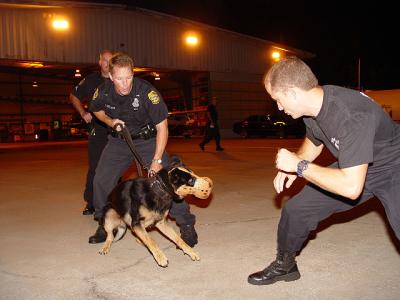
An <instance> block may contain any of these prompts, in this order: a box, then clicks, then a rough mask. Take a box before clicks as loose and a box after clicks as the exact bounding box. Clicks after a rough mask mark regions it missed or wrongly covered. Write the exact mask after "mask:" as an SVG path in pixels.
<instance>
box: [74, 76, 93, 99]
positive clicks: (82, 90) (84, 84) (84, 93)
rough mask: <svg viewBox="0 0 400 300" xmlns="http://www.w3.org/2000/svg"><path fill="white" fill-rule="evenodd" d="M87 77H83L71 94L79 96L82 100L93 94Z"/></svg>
mask: <svg viewBox="0 0 400 300" xmlns="http://www.w3.org/2000/svg"><path fill="white" fill-rule="evenodd" d="M88 81H89V80H87V77H85V78H83V79H82V80H81V81H80V82H79V83H78V84H77V85H76V86H75V87H74V88H73V90H72V92H71V94H72V95H74V96H75V97H76V98H78V99H79V100H80V101H81V102H82V101H83V100H84V99H85V98H86V97H89V96H91V95H90V93H91V91H90V87H89V84H88Z"/></svg>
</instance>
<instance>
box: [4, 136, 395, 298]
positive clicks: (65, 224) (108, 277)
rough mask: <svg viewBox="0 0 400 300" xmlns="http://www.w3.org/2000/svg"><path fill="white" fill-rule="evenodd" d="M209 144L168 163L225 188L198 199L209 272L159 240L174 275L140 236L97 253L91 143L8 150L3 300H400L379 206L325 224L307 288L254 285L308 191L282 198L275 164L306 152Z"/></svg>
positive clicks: (278, 143) (193, 146)
mask: <svg viewBox="0 0 400 300" xmlns="http://www.w3.org/2000/svg"><path fill="white" fill-rule="evenodd" d="M199 141H200V140H198V139H178V138H177V139H170V141H169V144H168V151H169V152H170V153H171V154H178V155H180V156H181V157H182V159H183V160H184V162H185V163H186V164H187V165H188V166H189V167H190V168H192V169H193V170H194V171H195V172H196V173H197V174H198V175H200V176H208V177H210V178H212V179H213V181H214V185H215V188H214V192H213V195H212V197H210V198H209V199H207V200H199V199H195V198H190V199H189V202H190V203H191V211H192V212H193V213H194V214H195V215H196V217H197V222H196V229H197V231H198V234H199V244H198V245H196V247H195V250H196V251H197V252H198V253H199V254H200V257H201V260H200V261H192V260H191V259H190V258H189V257H188V256H187V255H184V254H183V252H182V251H180V250H177V249H176V247H175V246H174V245H173V244H172V243H171V242H170V241H169V240H166V239H165V238H164V237H163V236H162V235H161V234H160V233H159V232H158V231H156V230H153V231H151V232H150V234H151V236H152V237H153V238H154V239H155V240H156V242H157V243H158V244H159V245H160V247H161V249H162V250H163V251H164V253H165V254H166V256H167V257H168V259H169V265H168V267H167V268H161V267H159V266H158V265H157V264H156V262H155V261H154V259H153V257H152V256H151V254H150V253H149V252H148V251H147V249H146V248H145V247H143V246H142V245H140V244H138V243H137V242H136V241H135V239H134V237H133V236H132V234H130V233H128V234H126V235H125V237H124V238H123V239H122V240H121V241H119V242H117V243H115V244H113V245H112V247H111V251H110V253H109V254H107V255H105V256H104V255H99V254H98V250H99V249H100V247H101V245H92V244H89V243H88V242H87V240H88V237H89V236H90V235H91V234H93V233H94V231H95V229H96V223H95V222H94V221H93V219H92V217H90V216H83V215H82V214H81V211H82V208H83V206H84V202H83V200H82V192H83V187H84V182H85V176H86V168H87V162H86V142H85V141H78V142H48V143H24V144H0V167H1V172H0V238H1V241H2V242H3V244H2V246H1V247H0V299H75V300H78V299H140V300H142V299H371V300H372V299H374V300H375V299H385V300H386V299H393V300H394V299H396V300H397V299H400V288H399V278H400V243H399V241H398V240H396V238H395V237H394V235H393V232H392V231H391V229H390V226H389V225H388V222H387V219H386V216H385V213H384V210H383V208H382V206H381V204H380V203H379V201H377V200H374V199H373V200H371V201H369V202H368V203H367V204H366V205H363V206H362V207H359V208H355V209H353V210H352V211H351V212H348V213H342V214H339V215H334V216H332V217H330V218H329V219H328V220H326V221H324V222H322V223H321V224H320V226H319V227H318V229H317V230H316V232H315V233H313V234H312V235H311V237H310V240H309V242H308V243H307V244H306V245H305V247H304V248H303V250H302V251H301V253H300V255H299V256H298V257H297V262H298V266H299V270H300V273H301V276H302V277H301V278H300V280H297V281H294V282H278V283H276V284H273V285H270V286H253V285H250V284H248V283H247V276H248V275H249V274H250V273H253V272H255V271H258V270H260V269H263V268H265V267H266V266H267V265H268V264H269V263H270V262H271V261H272V260H273V259H274V258H275V254H276V229H277V224H278V221H279V217H280V212H281V208H282V205H284V203H285V201H288V199H289V198H290V196H291V195H293V194H294V193H296V192H297V191H298V190H300V189H301V187H302V185H303V184H304V182H301V181H298V182H297V183H296V184H295V186H294V187H293V188H291V189H290V190H288V191H285V192H284V193H283V194H282V195H276V193H275V192H274V189H273V185H272V180H273V178H274V176H275V173H276V170H275V169H274V156H275V153H276V151H277V149H278V148H280V147H285V148H288V149H292V150H295V149H296V148H297V147H298V146H299V145H300V142H301V141H300V140H296V139H290V140H275V139H251V140H239V139H229V140H228V139H225V140H223V147H225V151H223V152H215V151H214V150H215V144H213V142H210V144H208V145H207V146H206V151H205V152H202V151H200V149H199V148H198V143H199ZM330 159H331V158H330V157H329V155H326V156H324V157H323V158H322V159H321V160H320V162H321V163H322V164H324V163H327V161H328V160H330ZM132 176H135V174H134V169H130V170H129V171H128V173H127V174H126V177H132ZM173 224H174V223H173ZM174 226H175V225H174ZM175 229H176V230H178V228H177V227H176V226H175Z"/></svg>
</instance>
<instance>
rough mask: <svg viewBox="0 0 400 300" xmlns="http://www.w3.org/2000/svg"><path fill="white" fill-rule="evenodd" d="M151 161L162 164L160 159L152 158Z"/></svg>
mask: <svg viewBox="0 0 400 300" xmlns="http://www.w3.org/2000/svg"><path fill="white" fill-rule="evenodd" d="M152 162H155V163H158V164H160V165H161V164H162V159H153V160H152Z"/></svg>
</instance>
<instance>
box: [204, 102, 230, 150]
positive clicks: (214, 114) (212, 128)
mask: <svg viewBox="0 0 400 300" xmlns="http://www.w3.org/2000/svg"><path fill="white" fill-rule="evenodd" d="M207 117H208V122H207V126H206V132H205V135H204V138H203V141H202V142H201V143H200V144H199V147H200V149H201V150H202V151H204V146H205V145H206V144H207V143H208V142H209V141H211V140H212V139H213V138H214V139H215V144H216V148H215V150H216V151H223V150H224V148H222V147H221V135H220V133H219V123H218V111H217V97H212V99H211V103H210V104H209V105H208V108H207Z"/></svg>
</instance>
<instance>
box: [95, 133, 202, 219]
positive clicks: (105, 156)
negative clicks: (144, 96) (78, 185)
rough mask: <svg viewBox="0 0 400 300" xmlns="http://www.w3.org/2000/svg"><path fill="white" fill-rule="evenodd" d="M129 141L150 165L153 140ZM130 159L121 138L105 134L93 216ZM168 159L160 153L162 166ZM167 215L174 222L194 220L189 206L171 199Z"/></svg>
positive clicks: (129, 154) (98, 215) (105, 199)
mask: <svg viewBox="0 0 400 300" xmlns="http://www.w3.org/2000/svg"><path fill="white" fill-rule="evenodd" d="M133 142H134V145H135V149H136V151H137V152H138V154H139V155H140V157H141V159H142V160H143V163H144V164H145V165H146V167H150V164H151V161H152V159H153V156H154V151H155V147H156V139H155V138H152V139H149V140H142V139H137V140H134V141H133ZM133 160H134V157H133V154H132V152H131V150H130V149H129V146H128V144H127V143H126V142H125V141H124V140H122V139H119V138H115V137H112V136H109V137H108V143H107V145H106V147H105V148H104V150H103V153H102V155H101V158H100V161H99V163H98V165H97V169H96V175H95V177H94V208H95V214H94V217H95V218H99V220H100V219H101V217H102V215H103V208H104V206H105V205H106V202H107V197H108V195H109V194H110V192H111V191H112V189H113V188H114V187H115V186H116V184H117V182H118V179H119V178H120V177H121V176H122V174H123V173H124V172H125V171H126V170H127V169H128V168H129V166H130V165H131V164H132V162H133ZM168 160H169V158H168V154H167V153H166V152H164V154H163V157H162V161H163V166H167V165H168V164H169V161H168ZM169 214H170V216H171V217H172V218H174V219H175V220H176V223H177V224H178V225H194V223H195V216H194V215H193V214H191V213H190V206H189V204H187V203H186V202H185V201H182V202H180V203H177V202H174V201H173V202H172V207H171V209H170V211H169Z"/></svg>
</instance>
